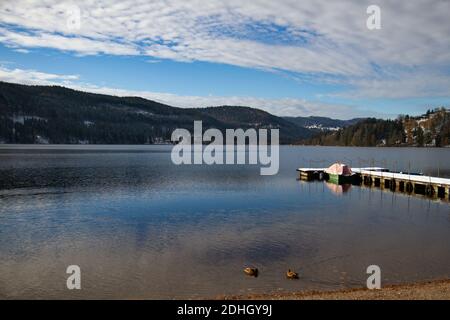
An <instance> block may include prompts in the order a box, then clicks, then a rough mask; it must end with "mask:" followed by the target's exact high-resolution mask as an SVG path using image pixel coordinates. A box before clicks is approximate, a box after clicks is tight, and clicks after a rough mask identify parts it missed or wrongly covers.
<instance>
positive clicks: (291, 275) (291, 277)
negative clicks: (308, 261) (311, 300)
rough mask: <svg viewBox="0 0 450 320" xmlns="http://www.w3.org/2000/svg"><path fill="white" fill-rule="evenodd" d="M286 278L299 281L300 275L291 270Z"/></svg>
mask: <svg viewBox="0 0 450 320" xmlns="http://www.w3.org/2000/svg"><path fill="white" fill-rule="evenodd" d="M286 278H288V279H298V273H297V272H294V271H291V269H289V270H288V271H287V272H286Z"/></svg>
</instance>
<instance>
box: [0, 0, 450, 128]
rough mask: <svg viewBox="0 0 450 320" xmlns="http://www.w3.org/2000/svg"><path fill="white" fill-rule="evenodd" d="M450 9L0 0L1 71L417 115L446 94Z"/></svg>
mask: <svg viewBox="0 0 450 320" xmlns="http://www.w3.org/2000/svg"><path fill="white" fill-rule="evenodd" d="M370 5H376V6H377V7H378V8H379V13H380V14H379V16H376V17H375V16H374V12H373V11H370V10H369V12H368V11H367V10H368V7H369V6H370ZM449 12H450V1H448V0H428V1H423V0H409V1H378V0H371V1H364V0H355V1H344V0H336V1H329V0H302V1H298V0H295V1H291V0H277V1H274V0H272V1H267V0H264V1H263V0H254V1H242V0H239V1H237V0H227V1H216V0H193V1H189V0H165V1H151V0H133V1H131V0H121V1H109V0H95V1H94V0H80V1H76V2H71V1H67V2H65V1H50V0H40V1H34V0H13V1H11V0H0V81H8V82H15V83H23V84H35V85H63V86H66V87H70V88H74V89H78V90H83V91H90V92H99V93H106V94H113V95H118V96H141V97H144V98H148V99H152V100H156V101H159V102H163V103H166V104H169V105H172V106H177V107H206V106H218V105H242V106H249V107H255V108H260V109H263V110H265V111H268V112H271V113H273V114H275V115H278V116H311V115H315V116H328V117H333V118H339V119H349V118H353V117H367V116H375V117H380V118H392V117H396V116H397V115H398V114H411V115H418V114H421V113H423V112H425V111H426V110H427V109H430V108H435V107H440V106H445V107H448V106H450V36H449V35H450V19H449V18H448V13H449ZM374 17H375V18H376V19H377V20H373V18H374ZM378 18H379V19H378ZM368 19H369V22H374V21H377V22H379V28H375V29H374V28H369V27H368V24H367V20H368Z"/></svg>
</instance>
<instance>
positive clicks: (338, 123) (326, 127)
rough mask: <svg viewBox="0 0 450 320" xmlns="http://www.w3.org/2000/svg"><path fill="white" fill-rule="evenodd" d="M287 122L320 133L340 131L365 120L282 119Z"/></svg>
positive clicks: (315, 117)
mask: <svg viewBox="0 0 450 320" xmlns="http://www.w3.org/2000/svg"><path fill="white" fill-rule="evenodd" d="M283 118H284V119H286V120H287V121H290V122H292V123H294V124H295V125H297V126H300V127H303V128H307V129H316V130H320V131H335V130H338V129H341V128H343V127H347V126H350V125H353V124H356V123H358V122H360V121H363V120H365V119H366V118H354V119H350V120H339V119H332V118H327V117H317V116H309V117H283Z"/></svg>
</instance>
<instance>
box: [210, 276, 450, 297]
mask: <svg viewBox="0 0 450 320" xmlns="http://www.w3.org/2000/svg"><path fill="white" fill-rule="evenodd" d="M217 299H223V300H450V279H443V280H432V281H426V282H416V283H410V284H396V285H386V286H383V287H382V288H381V289H380V290H369V289H367V288H353V289H342V290H333V291H305V292H292V293H272V294H264V293H263V294H250V295H228V296H222V297H218V298H217Z"/></svg>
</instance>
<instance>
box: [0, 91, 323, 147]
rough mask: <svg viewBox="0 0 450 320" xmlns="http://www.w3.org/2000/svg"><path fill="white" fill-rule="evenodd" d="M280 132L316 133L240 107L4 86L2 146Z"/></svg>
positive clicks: (289, 138) (288, 138) (293, 136)
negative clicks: (199, 130)
mask: <svg viewBox="0 0 450 320" xmlns="http://www.w3.org/2000/svg"><path fill="white" fill-rule="evenodd" d="M194 120H202V121H203V128H204V129H207V128H217V129H219V130H225V129H228V128H230V129H234V128H243V129H246V128H256V129H259V128H278V129H280V142H281V143H293V142H295V141H299V140H300V139H304V138H307V137H310V136H312V135H313V134H314V131H313V130H309V129H305V128H303V127H300V126H297V125H295V124H293V123H291V122H289V121H287V120H285V119H283V118H281V117H277V116H274V115H272V114H269V113H267V112H265V111H262V110H258V109H253V108H247V107H235V106H223V107H212V108H198V109H184V108H176V107H172V106H168V105H164V104H161V103H158V102H155V101H150V100H146V99H142V98H136V97H117V96H109V95H102V94H93V93H87V92H81V91H76V90H72V89H67V88H64V87H59V86H26V85H19V84H12V83H6V82H0V143H56V144H58V143H71V144H84V143H89V144H146V143H150V144H151V143H167V142H170V137H171V134H172V132H173V130H174V129H176V128H186V129H188V130H190V131H192V130H193V124H194Z"/></svg>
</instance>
